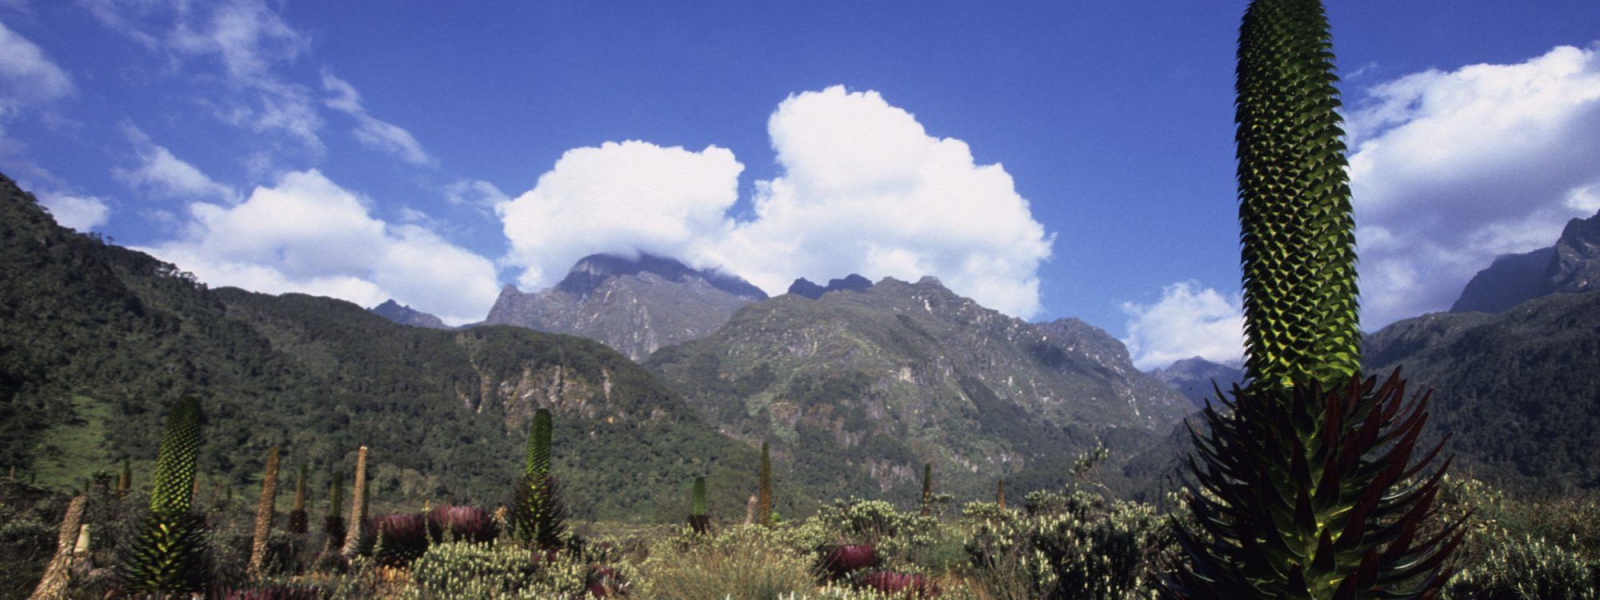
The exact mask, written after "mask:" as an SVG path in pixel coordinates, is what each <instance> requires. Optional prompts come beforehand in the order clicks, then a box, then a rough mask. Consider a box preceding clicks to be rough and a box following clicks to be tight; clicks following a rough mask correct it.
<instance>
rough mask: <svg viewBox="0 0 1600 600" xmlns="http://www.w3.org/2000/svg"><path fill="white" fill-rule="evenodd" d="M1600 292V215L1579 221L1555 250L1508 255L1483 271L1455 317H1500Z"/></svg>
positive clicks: (1455, 308)
mask: <svg viewBox="0 0 1600 600" xmlns="http://www.w3.org/2000/svg"><path fill="white" fill-rule="evenodd" d="M1596 287H1600V213H1597V214H1596V215H1595V216H1593V217H1590V218H1588V219H1573V220H1571V221H1568V222H1567V226H1566V228H1565V229H1563V230H1562V232H1561V238H1560V239H1559V240H1557V241H1556V244H1555V245H1554V246H1550V247H1546V248H1540V249H1538V250H1534V251H1532V252H1527V253H1523V254H1506V255H1503V256H1500V257H1498V258H1496V259H1495V260H1494V263H1493V264H1491V265H1489V268H1487V269H1484V270H1482V271H1479V272H1478V274H1477V275H1476V276H1474V277H1473V278H1472V280H1471V281H1468V282H1467V286H1466V288H1465V289H1463V290H1462V291H1461V297H1460V298H1458V299H1456V302H1455V304H1454V305H1452V306H1451V307H1450V312H1454V313H1460V312H1484V313H1491V314H1492V313H1499V312H1504V311H1506V310H1507V309H1510V308H1511V307H1513V306H1516V305H1518V304H1521V303H1523V302H1527V301H1528V300H1532V299H1534V298H1539V297H1542V296H1548V295H1550V294H1558V293H1576V292H1585V291H1589V290H1592V289H1595V288H1596Z"/></svg>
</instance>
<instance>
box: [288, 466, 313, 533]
mask: <svg viewBox="0 0 1600 600" xmlns="http://www.w3.org/2000/svg"><path fill="white" fill-rule="evenodd" d="M307 468H308V465H306V463H300V473H299V475H297V476H296V477H295V480H294V508H293V509H291V510H290V511H289V525H288V530H289V533H292V534H295V535H304V534H305V533H306V531H307V530H308V529H310V525H311V517H310V516H309V515H308V514H306V469H307Z"/></svg>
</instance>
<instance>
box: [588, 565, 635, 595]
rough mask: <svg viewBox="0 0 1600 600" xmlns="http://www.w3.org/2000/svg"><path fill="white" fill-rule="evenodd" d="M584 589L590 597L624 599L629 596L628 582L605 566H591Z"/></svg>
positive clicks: (615, 571)
mask: <svg viewBox="0 0 1600 600" xmlns="http://www.w3.org/2000/svg"><path fill="white" fill-rule="evenodd" d="M584 589H585V590H586V591H588V592H589V595H590V596H594V597H596V598H622V597H626V596H627V595H628V582H626V581H623V580H622V577H621V576H620V575H617V570H616V569H613V568H611V567H607V566H603V565H590V567H589V575H588V577H586V578H585V581H584Z"/></svg>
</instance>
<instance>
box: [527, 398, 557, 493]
mask: <svg viewBox="0 0 1600 600" xmlns="http://www.w3.org/2000/svg"><path fill="white" fill-rule="evenodd" d="M553 429H554V426H553V424H552V423H551V418H550V410H549V409H546V408H541V409H539V410H538V412H535V413H533V427H532V428H531V429H530V431H529V432H528V466H527V474H528V475H529V476H531V477H539V476H544V475H548V474H549V473H550V444H551V439H550V437H551V435H552V434H553Z"/></svg>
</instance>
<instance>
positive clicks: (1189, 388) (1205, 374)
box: [1150, 356, 1244, 408]
mask: <svg viewBox="0 0 1600 600" xmlns="http://www.w3.org/2000/svg"><path fill="white" fill-rule="evenodd" d="M1150 375H1151V376H1152V377H1155V378H1156V379H1159V380H1161V381H1162V382H1164V383H1166V384H1167V385H1169V386H1172V389H1174V390H1177V391H1178V393H1180V394H1183V396H1184V397H1185V398H1188V399H1189V401H1190V402H1192V403H1194V407H1195V408H1204V407H1205V405H1206V401H1207V400H1213V401H1215V400H1216V399H1217V398H1216V396H1217V389H1218V388H1220V389H1221V390H1222V392H1223V393H1228V392H1230V391H1232V390H1233V386H1234V384H1238V383H1241V382H1243V381H1244V370H1243V369H1240V368H1238V367H1230V366H1228V365H1223V364H1218V363H1214V362H1211V361H1209V360H1206V359H1204V358H1200V357H1198V356H1196V357H1194V358H1185V359H1183V360H1180V361H1178V362H1175V363H1172V364H1171V365H1168V366H1166V367H1164V368H1160V369H1156V370H1154V371H1151V372H1150Z"/></svg>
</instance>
